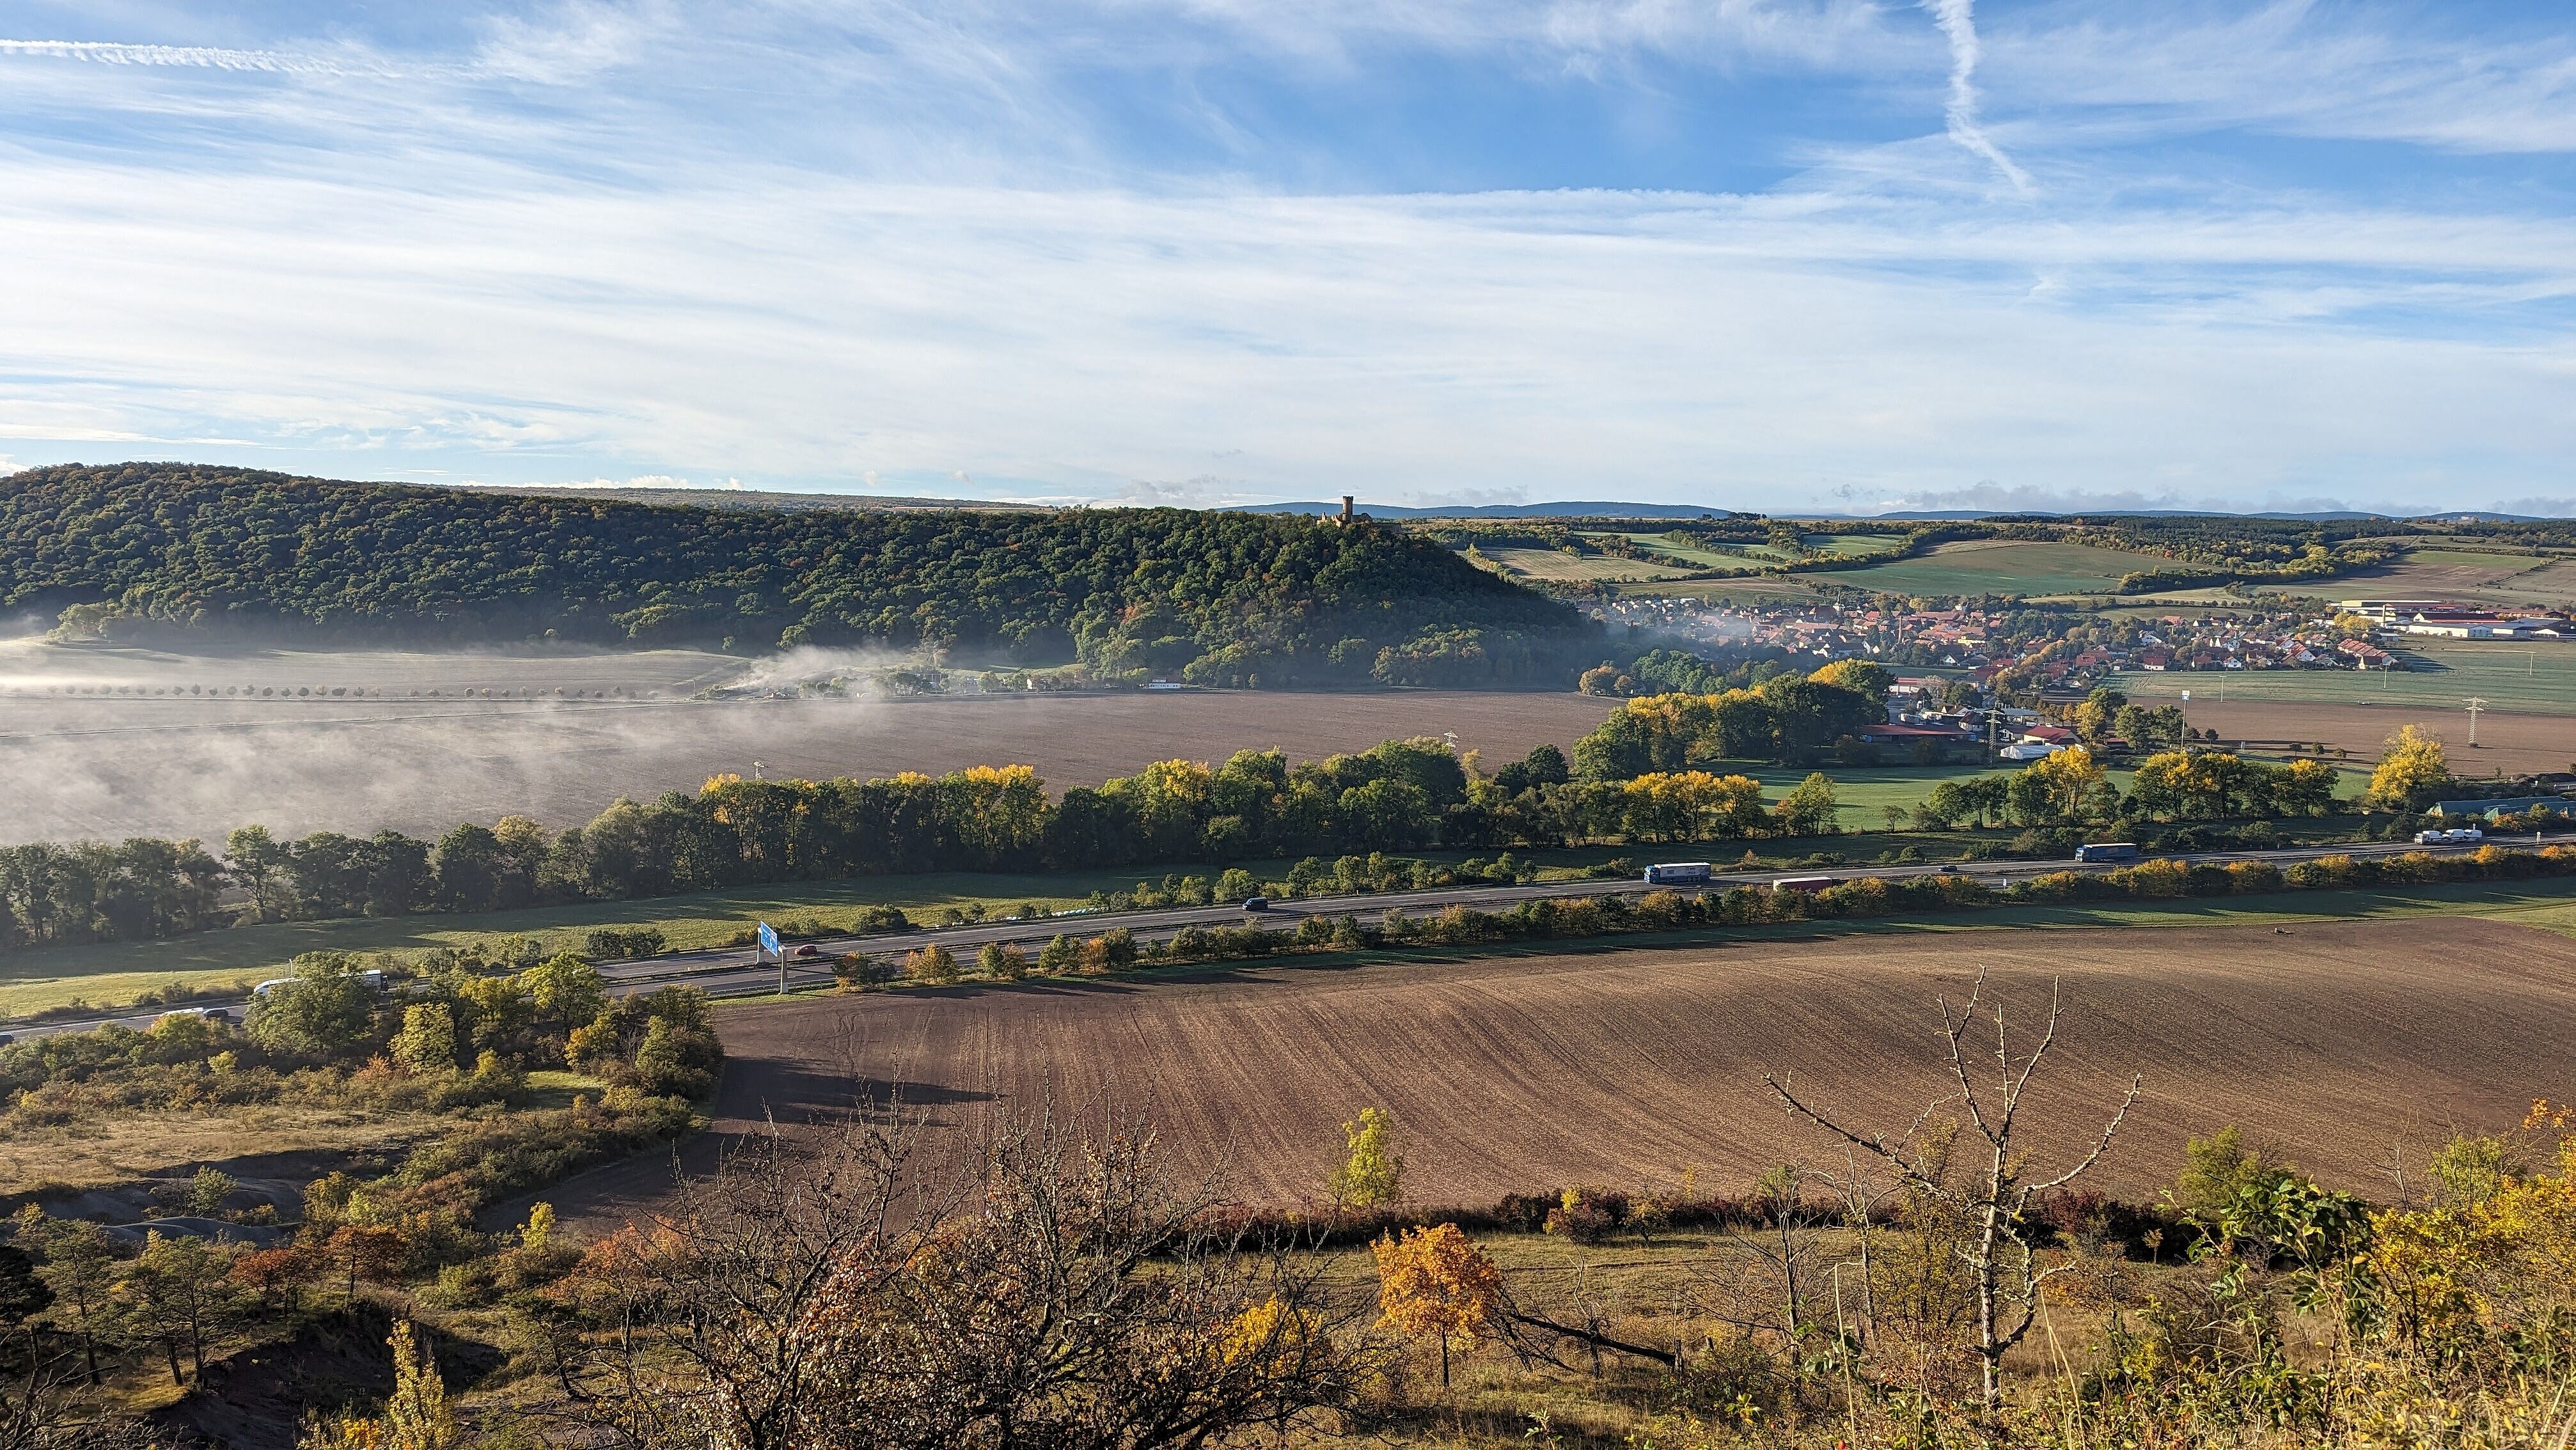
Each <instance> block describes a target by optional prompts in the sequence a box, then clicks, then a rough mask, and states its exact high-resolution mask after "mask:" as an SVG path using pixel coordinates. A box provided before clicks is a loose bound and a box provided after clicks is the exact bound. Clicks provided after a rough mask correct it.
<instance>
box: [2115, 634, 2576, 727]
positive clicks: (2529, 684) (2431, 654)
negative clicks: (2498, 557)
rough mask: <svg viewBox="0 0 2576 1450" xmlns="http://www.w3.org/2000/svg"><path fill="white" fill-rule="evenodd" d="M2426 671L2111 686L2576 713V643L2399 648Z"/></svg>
mask: <svg viewBox="0 0 2576 1450" xmlns="http://www.w3.org/2000/svg"><path fill="white" fill-rule="evenodd" d="M2397 648H2398V650H2399V652H2400V653H2401V654H2402V655H2407V656H2413V657H2415V658H2416V659H2418V660H2421V661H2422V662H2424V663H2425V664H2426V665H2429V666H2431V668H2422V669H2410V670H2391V671H2389V672H2387V673H2386V674H2385V675H2382V674H2381V673H2380V672H2379V671H2377V670H2227V671H2218V670H2178V671H2171V672H2166V673H2156V672H2150V671H2143V670H2139V671H2129V672H2125V673H2122V674H2120V675H2118V676H2116V677H2115V678H2114V679H2113V681H2112V684H2113V687H2114V688H2116V689H2118V690H2120V691H2122V692H2123V693H2125V694H2127V695H2129V696H2130V697H2132V698H2134V699H2139V700H2151V701H2162V700H2178V699H2180V698H2181V697H2182V693H2183V692H2184V691H2186V690H2188V691H2190V692H2191V697H2192V702H2193V703H2194V704H2198V703H2200V702H2201V701H2202V700H2205V699H2206V700H2210V701H2218V700H2219V698H2220V696H2221V694H2222V693H2223V694H2224V696H2225V700H2226V701H2228V702H2234V701H2240V700H2241V701H2246V702H2263V701H2305V702H2313V703H2317V704H2327V705H2390V706H2403V707H2410V708H2417V709H2427V708H2429V709H2433V710H2438V711H2440V712H2442V713H2444V714H2446V715H2448V714H2454V713H2456V712H2457V711H2458V710H2459V709H2460V708H2461V706H2462V705H2463V703H2464V702H2466V701H2467V699H2468V698H2469V697H2470V696H2472V695H2475V696H2477V697H2479V698H2481V699H2483V700H2485V701H2486V702H2487V705H2488V706H2489V707H2490V708H2492V709H2496V710H2500V711H2505V712H2508V713H2511V712H2521V713H2525V714H2535V715H2576V644H2570V643H2566V642H2559V641H2551V642H2542V643H2533V644H2512V643H2505V642H2501V641H2498V642H2493V643H2489V642H2485V641H2479V640H2432V639H2409V640H2407V641H2406V642H2405V643H2403V644H2401V645H2399V646H2398V647H2397Z"/></svg>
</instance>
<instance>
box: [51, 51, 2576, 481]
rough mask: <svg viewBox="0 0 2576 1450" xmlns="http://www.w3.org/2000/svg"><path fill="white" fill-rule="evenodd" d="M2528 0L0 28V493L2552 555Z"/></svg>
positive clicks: (2542, 155) (2574, 127) (2575, 57)
mask: <svg viewBox="0 0 2576 1450" xmlns="http://www.w3.org/2000/svg"><path fill="white" fill-rule="evenodd" d="M2571 153H2576V6H2569V5H2566V4H2554V3H2553V4H2546V5H2542V4H2529V3H2523V4H2510V5H2507V4H2477V3H2461V0H2453V3H2445V4H2372V3H2309V4H2298V3H2288V4H2260V3H2238V4H2228V5H2201V4H2196V3H2193V0H2171V3H2160V4H2156V5H2144V6H2142V5H2138V4H2135V3H2133V0H2132V3H2120V4H2108V3H2105V4H2094V3H2004V0H1976V3H1972V0H1927V3H1924V4H1907V3H1892V0H1891V3H1860V0H1480V3H1467V0H1303V3H1297V4H1284V3H1283V4H1263V3H1254V0H1038V3H1027V4H1014V3H1007V0H950V3H924V0H856V3H821V0H706V3H695V4H683V3H608V0H578V3H543V4H517V5H483V4H475V3H470V0H469V3H463V4H438V5H431V4H426V3H421V4H391V3H356V4H341V5H324V4H286V3H262V0H241V3H235V4H230V5H225V6H220V7H217V6H204V5H179V4H166V3H154V0H82V3H80V4H77V5H73V4H52V3H40V0H0V467H7V466H12V465H15V466H29V465H36V464H43V463H51V462H60V461H65V460H70V459H80V460H84V461H90V462H99V461H108V460H114V459H125V458H191V459H206V460H216V461H224V462H236V463H243V464H250V465H256V466H263V467H273V468H281V469H288V470H293V471H298V472H310V473H319V474H325V475H331V476H339V477H360V478H387V479H416V480H427V481H448V482H466V481H473V482H486V483H569V482H592V481H602V482H626V481H668V480H685V481H686V482H688V483H689V484H691V485H694V486H700V487H724V486H741V487H764V488H799V489H836V490H858V491H874V492H889V493H936V494H949V495H959V496H978V497H1018V498H1058V499H1121V498H1125V499H1137V500H1152V501H1170V502H1189V503H1219V502H1229V501H1256V500H1276V499H1313V498H1323V497H1328V496H1331V495H1334V494H1338V493H1343V492H1356V493H1359V494H1360V495H1362V496H1363V497H1365V498H1370V499H1374V500H1378V501H1381V502H1403V503H1424V502H1503V501H1526V500H1540V499H1549V498H1594V499H1598V498H1627V499H1639V500H1655V501H1675V502H1694V503H1709V504H1718V505H1726V506H1733V507H1743V508H1758V509H1776V510H1785V509H1790V508H1831V509H1845V510H1853V511H1869V510H1872V509H1877V508H1885V507H1945V506H1946V507H1960V506H1985V507H2108V506H2140V505H2144V506H2166V507H2187V506H2207V505H2216V506H2222V507H2240V508H2254V507H2321V506H2355V507H2372V508H2386V509H2397V510H2419V509H2432V508H2461V507H2506V508H2513V509H2516V510H2519V511H2526V512H2550V513H2576V476H2571V475H2576V154H2571Z"/></svg>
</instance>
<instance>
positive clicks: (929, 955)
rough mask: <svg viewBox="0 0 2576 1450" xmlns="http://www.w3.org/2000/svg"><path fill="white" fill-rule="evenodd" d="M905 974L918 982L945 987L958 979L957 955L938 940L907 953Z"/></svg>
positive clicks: (904, 961) (904, 966) (904, 965)
mask: <svg viewBox="0 0 2576 1450" xmlns="http://www.w3.org/2000/svg"><path fill="white" fill-rule="evenodd" d="M903 971H904V975H905V976H908V977H910V978H912V979H913V980H914V981H916V982H928V983H930V984H931V985H932V986H937V987H944V986H947V985H948V984H949V983H951V982H954V981H956V980H957V955H956V953H954V952H951V951H950V950H948V948H946V947H944V946H942V945H940V944H939V943H937V942H932V943H931V944H930V945H928V946H926V947H922V948H920V949H918V950H916V951H913V952H911V953H909V954H907V955H906V956H905V957H904V959H903Z"/></svg>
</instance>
